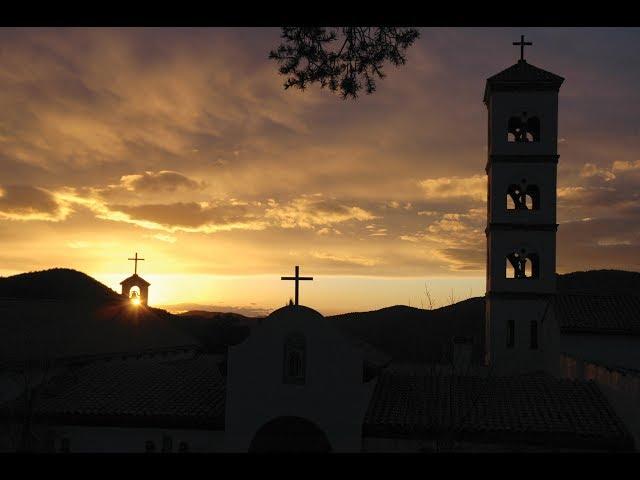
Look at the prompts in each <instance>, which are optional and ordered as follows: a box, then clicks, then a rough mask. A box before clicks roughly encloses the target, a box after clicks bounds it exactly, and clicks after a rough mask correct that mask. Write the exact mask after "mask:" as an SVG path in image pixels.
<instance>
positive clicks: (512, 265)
mask: <svg viewBox="0 0 640 480" xmlns="http://www.w3.org/2000/svg"><path fill="white" fill-rule="evenodd" d="M539 271H540V261H539V257H538V255H537V254H536V253H528V252H527V251H526V249H524V248H521V249H520V250H517V251H515V252H512V253H510V254H508V255H507V258H506V261H505V278H510V279H512V278H537V277H538V275H539Z"/></svg>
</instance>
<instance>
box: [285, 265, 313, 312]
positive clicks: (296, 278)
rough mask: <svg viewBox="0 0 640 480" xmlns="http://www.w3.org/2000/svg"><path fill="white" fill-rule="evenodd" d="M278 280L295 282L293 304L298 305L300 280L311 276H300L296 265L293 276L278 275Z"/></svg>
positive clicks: (310, 278) (311, 278) (308, 278)
mask: <svg viewBox="0 0 640 480" xmlns="http://www.w3.org/2000/svg"><path fill="white" fill-rule="evenodd" d="M280 280H294V281H295V282H296V300H295V305H298V296H299V295H298V290H299V285H300V280H313V277H301V276H300V267H299V266H298V265H296V274H295V276H293V277H280Z"/></svg>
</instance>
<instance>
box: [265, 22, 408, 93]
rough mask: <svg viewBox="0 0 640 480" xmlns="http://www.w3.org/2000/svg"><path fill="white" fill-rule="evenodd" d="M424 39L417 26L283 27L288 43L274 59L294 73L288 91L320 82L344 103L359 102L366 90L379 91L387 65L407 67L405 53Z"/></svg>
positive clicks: (282, 69)
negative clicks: (383, 69)
mask: <svg viewBox="0 0 640 480" xmlns="http://www.w3.org/2000/svg"><path fill="white" fill-rule="evenodd" d="M419 35H420V34H419V32H418V30H416V29H415V28H397V27H283V28H282V35H281V37H282V40H283V41H282V43H281V44H280V45H279V46H278V48H276V49H275V50H272V51H271V52H270V53H269V58H272V59H274V60H276V61H277V62H278V63H279V64H280V68H279V71H280V73H281V74H282V75H288V78H287V81H286V82H285V83H284V88H285V89H288V88H290V87H296V88H299V89H301V90H304V89H305V88H306V87H307V85H309V84H313V83H316V82H317V83H320V86H321V87H322V88H324V87H329V89H330V90H331V91H333V92H339V93H340V95H341V96H342V98H343V99H344V98H347V97H351V98H356V97H357V96H358V92H359V91H360V90H361V89H362V88H363V87H364V88H365V90H366V92H367V93H368V94H370V93H373V92H374V91H375V90H376V79H377V78H378V79H381V78H384V77H385V74H384V72H383V71H382V67H383V65H384V63H385V62H387V61H388V62H391V63H392V64H393V65H395V66H399V65H404V64H405V62H406V56H405V51H406V50H407V48H409V47H410V46H411V45H412V44H413V42H414V41H415V40H416V39H417V38H418V37H419Z"/></svg>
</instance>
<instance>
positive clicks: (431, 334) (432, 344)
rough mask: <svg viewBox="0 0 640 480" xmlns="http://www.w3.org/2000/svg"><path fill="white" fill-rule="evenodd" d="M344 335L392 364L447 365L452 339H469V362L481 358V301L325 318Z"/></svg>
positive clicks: (390, 308)
mask: <svg viewBox="0 0 640 480" xmlns="http://www.w3.org/2000/svg"><path fill="white" fill-rule="evenodd" d="M327 318H328V319H329V320H330V321H332V322H334V323H335V325H336V326H337V327H338V328H340V329H343V330H344V331H345V332H346V333H349V334H350V335H352V336H354V337H356V338H359V339H361V340H363V341H365V342H367V343H369V344H371V345H372V346H374V347H375V348H377V349H379V350H381V351H383V352H385V353H387V354H389V355H390V356H391V357H393V359H394V360H401V361H410V362H435V363H440V362H442V363H447V362H449V361H451V353H452V346H453V337H454V336H464V337H472V339H473V348H472V360H473V361H474V362H476V363H479V362H480V361H481V360H482V356H483V354H484V298H481V297H476V298H470V299H467V300H464V301H462V302H458V303H456V304H453V305H449V306H446V307H442V308H438V309H434V310H423V309H420V308H413V307H407V306H404V305H395V306H393V307H387V308H383V309H381V310H375V311H371V312H360V313H345V314H342V315H334V316H330V317H327Z"/></svg>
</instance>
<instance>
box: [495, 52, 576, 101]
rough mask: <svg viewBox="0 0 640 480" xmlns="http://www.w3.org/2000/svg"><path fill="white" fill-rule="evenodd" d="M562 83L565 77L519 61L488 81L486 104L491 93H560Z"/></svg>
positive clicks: (524, 61)
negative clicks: (526, 91)
mask: <svg viewBox="0 0 640 480" xmlns="http://www.w3.org/2000/svg"><path fill="white" fill-rule="evenodd" d="M562 82H564V78H563V77H561V76H559V75H556V74H555V73H551V72H548V71H547V70H543V69H542V68H538V67H536V66H535V65H531V64H530V63H528V62H527V61H526V60H519V61H518V63H515V64H513V65H511V66H510V67H509V68H507V69H505V70H502V71H501V72H499V73H496V74H495V75H493V76H492V77H489V78H488V79H487V84H486V87H485V89H484V103H485V104H488V103H489V95H490V94H491V92H495V91H517V90H555V91H558V90H559V89H560V85H562Z"/></svg>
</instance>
